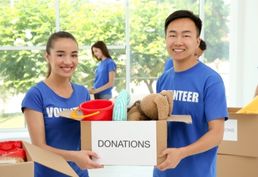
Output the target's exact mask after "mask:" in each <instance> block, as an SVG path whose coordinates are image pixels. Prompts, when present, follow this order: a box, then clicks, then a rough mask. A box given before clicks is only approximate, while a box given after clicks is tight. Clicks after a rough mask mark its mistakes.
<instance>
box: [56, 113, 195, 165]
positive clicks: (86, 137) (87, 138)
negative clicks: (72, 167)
mask: <svg viewBox="0 0 258 177" xmlns="http://www.w3.org/2000/svg"><path fill="white" fill-rule="evenodd" d="M75 111H78V112H77V114H78V115H81V114H82V113H81V112H80V111H79V110H75ZM71 113H72V110H65V111H62V112H60V113H59V115H60V116H61V117H64V118H69V119H74V120H78V121H81V149H84V150H93V151H94V149H93V148H92V146H93V145H92V141H93V140H92V129H93V128H92V122H94V123H95V124H102V123H103V121H82V120H81V119H80V118H72V115H71ZM168 121H172V122H183V123H186V124H191V123H192V118H191V116H189V115H170V116H169V117H168V119H167V120H160V121H128V123H127V124H128V125H129V124H130V122H137V127H138V125H140V128H139V130H135V127H133V128H132V129H130V130H128V132H127V134H128V135H130V132H132V131H139V132H141V128H142V127H141V126H146V122H153V123H155V126H156V132H150V134H153V135H154V137H155V138H153V139H156V145H157V146H156V152H154V153H155V154H154V155H155V156H156V160H157V161H156V163H155V164H151V165H157V164H159V163H160V162H162V161H164V158H165V157H162V158H161V157H159V154H160V153H161V152H162V151H163V150H164V149H165V148H166V147H167V122H168ZM98 122H99V123H98ZM119 122H124V123H126V122H127V121H113V122H112V121H107V122H106V124H104V125H103V129H104V128H105V127H106V126H107V124H109V123H111V124H117V123H119ZM126 126H127V125H126ZM111 131H112V132H114V133H115V134H117V133H118V134H119V131H118V130H117V129H116V128H114V129H112V130H111ZM122 131H123V130H122ZM103 133H104V132H103ZM115 134H114V135H115ZM139 134H140V133H139ZM119 138H120V137H119ZM130 150H131V149H130ZM106 154H107V153H106ZM106 154H105V155H106ZM109 154H110V151H109ZM109 154H107V155H109ZM124 154H130V153H129V152H128V151H127V152H125V153H124ZM141 155H142V154H141ZM151 155H152V154H151ZM114 156H115V155H114ZM132 156H134V155H132ZM132 156H130V157H129V158H130V159H132V158H134V157H132ZM111 158H112V159H114V158H115V159H126V158H125V157H124V155H121V156H119V155H116V156H115V157H111ZM139 158H144V157H140V155H139V156H136V155H135V162H134V164H127V160H122V161H123V162H122V163H123V164H119V162H114V161H115V160H114V161H113V162H107V163H106V164H105V163H102V164H103V165H150V164H142V163H141V162H139ZM106 159H108V158H106ZM137 159H138V161H137ZM151 160H153V159H151ZM110 161H111V160H110ZM125 161H126V162H125ZM109 163H110V164H109ZM128 163H131V161H130V162H129V160H128Z"/></svg>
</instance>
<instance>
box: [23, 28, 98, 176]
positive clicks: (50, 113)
mask: <svg viewBox="0 0 258 177" xmlns="http://www.w3.org/2000/svg"><path fill="white" fill-rule="evenodd" d="M45 59H46V61H47V63H48V74H47V77H46V79H45V80H44V81H41V82H39V83H38V84H36V85H35V86H33V87H32V88H30V90H29V91H28V92H27V93H26V95H25V97H24V99H23V101H22V111H23V113H24V116H25V119H26V122H27V125H28V130H29V134H30V138H31V141H32V143H33V144H35V145H37V146H39V147H41V148H43V149H46V150H48V151H51V152H54V153H56V154H59V155H61V156H63V157H64V158H65V159H66V160H67V161H68V163H69V165H70V166H71V167H72V168H73V169H74V171H75V172H76V173H77V174H78V176H80V177H88V171H87V169H86V168H88V169H89V168H100V167H102V166H101V165H99V164H97V163H95V162H94V161H92V158H96V157H97V154H96V153H94V152H92V151H86V150H81V149H80V122H79V121H76V120H71V119H66V118H61V117H59V114H58V113H59V112H61V111H63V110H67V109H73V108H75V107H78V106H79V104H80V103H82V102H84V101H87V100H89V99H90V95H89V92H88V90H87V89H86V88H85V87H84V86H81V85H78V84H75V83H72V82H71V77H72V75H73V73H74V71H75V69H76V67H77V64H78V44H77V42H76V39H75V38H74V36H73V35H72V34H70V33H68V32H64V31H60V32H56V33H53V34H52V35H51V36H50V38H49V39H48V42H47V46H46V53H45ZM34 176H35V177H46V176H47V177H64V176H66V175H64V174H61V173H59V172H56V171H54V170H52V169H50V168H47V167H44V166H42V165H40V164H35V175H34Z"/></svg>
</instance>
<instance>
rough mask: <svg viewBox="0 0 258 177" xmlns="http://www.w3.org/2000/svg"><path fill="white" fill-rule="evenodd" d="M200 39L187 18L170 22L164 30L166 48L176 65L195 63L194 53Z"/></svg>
mask: <svg viewBox="0 0 258 177" xmlns="http://www.w3.org/2000/svg"><path fill="white" fill-rule="evenodd" d="M199 43H200V39H199V36H198V34H197V30H196V26H195V24H194V22H193V21H192V20H191V19H189V18H179V19H176V20H174V21H172V22H171V23H170V24H169V25H168V27H167V30H166V47H167V51H168V53H169V55H170V56H172V58H173V59H174V61H175V62H176V63H184V62H188V63H189V62H190V61H192V62H196V56H195V52H196V50H197V49H198V47H199Z"/></svg>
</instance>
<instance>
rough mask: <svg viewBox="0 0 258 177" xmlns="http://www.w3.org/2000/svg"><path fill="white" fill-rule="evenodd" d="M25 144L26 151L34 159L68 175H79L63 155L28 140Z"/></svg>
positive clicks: (76, 176) (74, 176) (75, 176)
mask: <svg viewBox="0 0 258 177" xmlns="http://www.w3.org/2000/svg"><path fill="white" fill-rule="evenodd" d="M23 146H24V147H25V150H26V153H27V154H28V156H29V158H31V160H32V161H35V162H37V163H40V164H42V165H44V166H46V167H49V168H51V169H53V170H56V171H58V172H61V173H64V174H66V175H69V176H73V177H78V175H77V174H76V173H75V172H74V171H73V169H72V168H71V167H70V166H69V164H68V163H67V162H66V160H65V159H64V158H63V157H61V156H59V155H57V154H55V153H53V152H50V151H46V150H44V149H41V148H39V147H37V146H35V145H32V144H29V143H26V142H23Z"/></svg>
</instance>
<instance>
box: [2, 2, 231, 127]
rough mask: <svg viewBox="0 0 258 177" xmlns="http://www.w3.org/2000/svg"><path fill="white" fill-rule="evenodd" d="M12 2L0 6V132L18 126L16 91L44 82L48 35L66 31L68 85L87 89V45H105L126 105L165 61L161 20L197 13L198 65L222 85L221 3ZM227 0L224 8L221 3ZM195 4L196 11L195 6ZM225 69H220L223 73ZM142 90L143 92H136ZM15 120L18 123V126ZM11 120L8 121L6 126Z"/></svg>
mask: <svg viewBox="0 0 258 177" xmlns="http://www.w3.org/2000/svg"><path fill="white" fill-rule="evenodd" d="M202 2H203V1H198V0H162V1H161V0H150V1H142V0H109V1H108V2H107V1H104V0H77V1H66V0H51V1H46V0H34V1H32V2H30V3H28V1H26V0H13V1H3V2H1V7H0V8H1V12H0V13H1V16H0V21H1V24H2V25H1V27H0V28H1V29H0V37H1V39H2V40H1V41H0V63H1V65H0V72H1V75H0V84H1V87H0V89H1V96H0V100H1V101H0V111H1V112H0V114H1V115H0V128H15V127H19V128H22V127H24V125H25V123H24V119H23V118H22V117H23V115H22V113H21V111H20V105H21V100H22V98H23V96H24V93H25V92H26V91H27V90H28V88H30V87H31V86H32V85H34V84H35V83H37V82H39V81H40V80H42V79H44V77H45V71H46V63H45V62H44V58H43V53H44V49H45V45H46V41H47V38H48V36H49V35H50V34H51V33H52V32H54V31H58V30H66V31H69V32H71V33H72V34H74V35H75V37H76V38H77V40H78V42H79V45H80V53H79V55H80V57H79V58H80V65H79V67H78V70H77V72H76V74H75V77H73V80H74V81H75V82H78V83H80V84H83V85H85V86H86V87H91V86H92V81H93V77H94V68H95V67H96V64H97V63H96V61H95V60H94V59H93V58H92V56H91V52H90V46H91V45H92V44H93V43H94V42H95V41H97V40H103V41H105V42H106V43H107V45H108V48H109V49H110V51H111V56H112V58H113V59H114V60H115V61H116V63H117V65H118V72H117V77H116V86H115V89H114V92H115V94H114V95H116V94H117V93H118V92H119V91H120V90H121V89H124V88H127V89H130V92H131V93H132V99H131V100H132V102H133V101H134V100H135V99H140V98H141V97H142V96H144V95H146V94H149V93H151V92H155V82H156V79H157V77H158V76H159V75H160V74H161V73H162V71H163V66H164V62H165V60H166V58H167V57H168V54H167V51H166V49H165V43H164V20H165V18H166V17H167V15H168V14H170V13H171V12H172V11H174V10H177V9H189V10H192V11H194V13H195V14H200V16H201V18H202V19H203V22H204V25H203V26H204V28H203V29H204V30H203V33H202V37H203V38H204V40H205V41H206V43H207V45H208V48H207V50H206V51H205V54H204V55H203V58H202V60H203V61H204V62H205V63H207V64H208V65H210V66H211V67H213V68H214V69H216V70H217V71H218V72H220V73H221V74H222V76H223V78H225V81H226V82H227V81H228V74H229V73H228V69H227V68H228V56H229V52H228V50H229V39H228V32H229V30H228V16H229V3H228V1H226V0H225V1H223V0H219V1H217V0H213V1H205V4H200V3H202ZM226 2H227V3H226ZM200 7H203V9H200ZM225 68H226V69H225ZM142 87H144V89H142ZM21 120H22V121H21ZM13 122H15V123H13Z"/></svg>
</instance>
